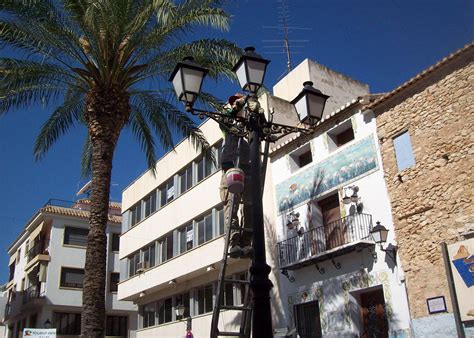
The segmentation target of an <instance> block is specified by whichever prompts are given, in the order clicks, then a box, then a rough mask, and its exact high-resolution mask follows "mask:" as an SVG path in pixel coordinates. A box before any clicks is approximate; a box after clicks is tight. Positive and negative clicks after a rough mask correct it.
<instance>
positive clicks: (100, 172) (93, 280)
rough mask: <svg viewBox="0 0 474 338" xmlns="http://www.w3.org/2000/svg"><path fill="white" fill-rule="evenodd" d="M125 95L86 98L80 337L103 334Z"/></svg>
mask: <svg viewBox="0 0 474 338" xmlns="http://www.w3.org/2000/svg"><path fill="white" fill-rule="evenodd" d="M128 100H129V97H128V94H127V93H126V92H124V91H121V90H119V89H116V88H110V87H109V88H94V89H92V90H91V91H90V92H89V93H88V95H87V112H86V114H85V115H86V119H87V123H88V128H89V137H90V138H91V143H92V193H91V210H90V218H89V235H88V238H87V240H88V242H87V250H86V262H85V267H84V288H83V294H82V307H83V312H82V318H81V335H82V337H87V338H89V337H91V338H99V337H103V336H104V334H105V330H104V326H105V291H106V283H105V281H106V274H107V271H106V268H107V265H106V263H107V262H106V260H107V236H106V227H107V221H108V211H109V197H110V180H111V176H112V161H113V155H114V150H115V146H116V144H117V141H118V138H119V135H120V131H121V129H122V128H123V126H124V124H125V123H126V121H127V119H128V115H129V112H130V106H129V102H128Z"/></svg>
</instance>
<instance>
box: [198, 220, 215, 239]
mask: <svg viewBox="0 0 474 338" xmlns="http://www.w3.org/2000/svg"><path fill="white" fill-rule="evenodd" d="M197 226H198V245H200V244H202V243H204V242H207V241H209V240H211V239H212V214H209V215H207V216H205V217H204V218H202V219H201V220H199V221H197Z"/></svg>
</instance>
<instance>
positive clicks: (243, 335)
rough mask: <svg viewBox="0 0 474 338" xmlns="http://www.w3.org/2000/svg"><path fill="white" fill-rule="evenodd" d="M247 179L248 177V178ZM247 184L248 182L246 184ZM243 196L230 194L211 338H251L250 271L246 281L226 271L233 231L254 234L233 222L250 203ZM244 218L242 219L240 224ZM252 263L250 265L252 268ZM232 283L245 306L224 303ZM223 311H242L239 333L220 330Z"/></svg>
mask: <svg viewBox="0 0 474 338" xmlns="http://www.w3.org/2000/svg"><path fill="white" fill-rule="evenodd" d="M240 144H241V139H240V140H239V143H238V147H237V154H240ZM268 150H269V143H268V142H267V143H266V145H265V151H264V152H263V153H262V155H263V165H262V175H263V178H264V177H265V172H266V163H267V160H268ZM239 162H240V159H239V158H238V156H237V161H236V166H237V167H238V166H239ZM246 178H247V177H246ZM244 184H247V182H244ZM263 185H264V179H262V194H263ZM242 195H243V194H240V195H239V196H236V195H235V194H230V203H231V209H230V217H229V218H228V219H227V220H226V222H229V224H228V226H227V229H228V230H227V232H226V236H225V245H224V254H223V257H222V261H221V267H220V271H219V280H218V282H217V292H216V301H215V304H214V309H213V313H212V321H211V334H210V338H218V337H222V336H226V337H239V338H250V331H251V320H252V296H251V290H250V271H249V270H248V269H247V273H246V278H245V279H232V278H227V277H226V270H227V259H228V258H229V248H230V239H231V231H232V230H238V231H240V233H241V235H242V234H243V232H245V231H248V232H252V230H253V229H248V228H244V227H243V224H242V225H240V226H235V225H234V226H233V225H232V220H233V219H235V216H237V212H238V210H239V206H240V205H241V204H243V203H250V201H242ZM241 221H242V218H241V219H240V222H241ZM250 265H251V262H250V264H249V268H250ZM227 283H230V284H233V285H239V286H240V292H244V297H243V304H241V305H227V304H223V303H224V290H225V284H227ZM221 310H233V311H240V312H241V318H240V329H239V331H235V332H230V331H220V330H219V318H220V314H221Z"/></svg>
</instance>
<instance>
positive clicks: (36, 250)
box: [27, 242, 45, 263]
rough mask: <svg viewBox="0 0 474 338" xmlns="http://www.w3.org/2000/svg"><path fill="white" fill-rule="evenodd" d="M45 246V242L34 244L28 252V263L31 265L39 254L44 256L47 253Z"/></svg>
mask: <svg viewBox="0 0 474 338" xmlns="http://www.w3.org/2000/svg"><path fill="white" fill-rule="evenodd" d="M44 247H45V246H44V244H43V242H37V243H36V244H34V245H33V246H32V247H31V248H30V249H29V250H28V255H27V256H28V257H27V258H28V259H27V262H28V263H29V262H30V261H31V260H32V259H33V258H35V257H36V256H37V255H39V254H43V253H44V252H45V250H44Z"/></svg>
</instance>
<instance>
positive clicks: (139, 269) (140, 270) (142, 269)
mask: <svg viewBox="0 0 474 338" xmlns="http://www.w3.org/2000/svg"><path fill="white" fill-rule="evenodd" d="M143 272H145V267H144V264H143V262H139V263H138V264H137V273H143Z"/></svg>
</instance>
